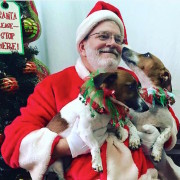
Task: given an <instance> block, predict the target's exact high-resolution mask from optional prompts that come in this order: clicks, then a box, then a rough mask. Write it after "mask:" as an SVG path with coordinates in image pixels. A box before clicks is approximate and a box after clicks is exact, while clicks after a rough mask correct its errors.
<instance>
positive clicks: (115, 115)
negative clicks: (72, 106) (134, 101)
mask: <svg viewBox="0 0 180 180" xmlns="http://www.w3.org/2000/svg"><path fill="white" fill-rule="evenodd" d="M85 83H86V84H85V89H83V90H82V89H81V90H80V94H81V95H82V98H80V100H81V101H82V103H84V104H85V105H87V104H89V105H90V111H91V117H95V112H97V113H99V114H102V113H104V114H108V115H110V116H111V120H110V124H112V125H113V126H115V127H117V128H118V127H119V126H122V127H123V126H124V125H125V124H126V120H127V119H131V116H130V114H129V108H127V107H125V106H123V105H120V104H116V103H114V102H113V101H112V100H111V99H112V98H113V99H116V97H115V91H114V90H109V89H107V88H103V89H96V88H95V85H94V81H93V76H92V75H90V76H89V78H87V79H86V82H85Z"/></svg>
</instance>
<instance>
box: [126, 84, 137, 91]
mask: <svg viewBox="0 0 180 180" xmlns="http://www.w3.org/2000/svg"><path fill="white" fill-rule="evenodd" d="M127 86H128V88H129V89H131V90H132V89H136V84H134V83H133V84H128V85H127Z"/></svg>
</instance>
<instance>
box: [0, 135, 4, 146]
mask: <svg viewBox="0 0 180 180" xmlns="http://www.w3.org/2000/svg"><path fill="white" fill-rule="evenodd" d="M3 141H4V134H1V133H0V147H1V145H2V143H3Z"/></svg>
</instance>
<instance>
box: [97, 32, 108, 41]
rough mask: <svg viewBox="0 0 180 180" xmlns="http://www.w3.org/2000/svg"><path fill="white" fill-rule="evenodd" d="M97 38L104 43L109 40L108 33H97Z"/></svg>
mask: <svg viewBox="0 0 180 180" xmlns="http://www.w3.org/2000/svg"><path fill="white" fill-rule="evenodd" d="M98 38H99V39H100V40H101V41H106V40H108V39H109V38H110V35H109V34H108V33H99V36H98Z"/></svg>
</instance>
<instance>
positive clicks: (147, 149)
mask: <svg viewBox="0 0 180 180" xmlns="http://www.w3.org/2000/svg"><path fill="white" fill-rule="evenodd" d="M138 135H139V137H140V138H141V141H142V148H143V151H144V153H145V154H146V155H149V154H151V150H152V146H153V144H154V142H155V141H156V139H157V138H158V136H159V135H160V133H159V131H158V129H157V128H156V127H154V126H153V125H149V124H146V125H143V127H142V132H139V131H138Z"/></svg>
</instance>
